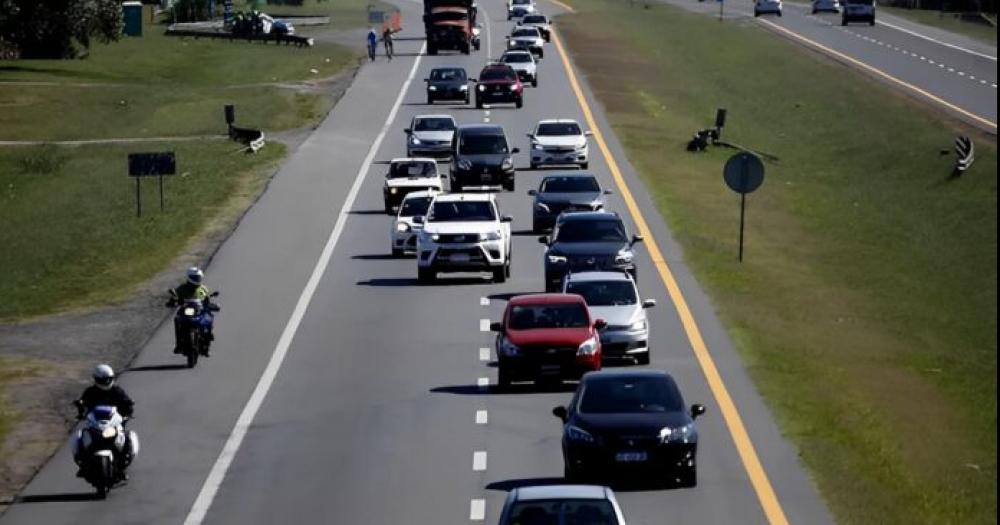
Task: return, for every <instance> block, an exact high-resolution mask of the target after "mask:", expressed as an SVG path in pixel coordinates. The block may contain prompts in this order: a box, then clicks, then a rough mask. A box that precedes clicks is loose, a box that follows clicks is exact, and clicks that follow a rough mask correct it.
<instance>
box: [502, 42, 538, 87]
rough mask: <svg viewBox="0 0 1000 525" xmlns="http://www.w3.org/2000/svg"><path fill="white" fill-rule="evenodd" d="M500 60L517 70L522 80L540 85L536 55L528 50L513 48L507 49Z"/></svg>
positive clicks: (535, 85) (533, 84)
mask: <svg viewBox="0 0 1000 525" xmlns="http://www.w3.org/2000/svg"><path fill="white" fill-rule="evenodd" d="M500 62H501V63H504V64H507V65H508V66H510V67H512V68H513V69H514V71H516V72H517V76H518V78H520V79H521V82H531V87H538V63H537V62H535V55H532V54H531V53H530V52H528V51H523V50H519V49H513V50H510V51H505V52H504V54H503V56H501V57H500Z"/></svg>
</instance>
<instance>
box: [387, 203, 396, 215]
mask: <svg viewBox="0 0 1000 525" xmlns="http://www.w3.org/2000/svg"><path fill="white" fill-rule="evenodd" d="M385 214H386V215H394V213H392V206H389V205H388V204H386V205H385Z"/></svg>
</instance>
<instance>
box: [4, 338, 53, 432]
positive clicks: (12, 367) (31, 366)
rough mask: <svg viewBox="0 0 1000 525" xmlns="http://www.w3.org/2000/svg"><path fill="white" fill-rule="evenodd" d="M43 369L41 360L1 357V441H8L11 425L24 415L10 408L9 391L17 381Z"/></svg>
mask: <svg viewBox="0 0 1000 525" xmlns="http://www.w3.org/2000/svg"><path fill="white" fill-rule="evenodd" d="M43 370H44V366H43V365H42V363H41V362H36V361H29V360H26V359H20V358H17V359H15V358H10V357H0V443H5V442H6V438H7V432H9V431H10V428H11V425H13V424H14V423H15V422H16V421H17V418H18V417H20V416H21V415H22V414H18V413H16V412H14V411H12V410H11V409H10V408H8V406H7V393H8V392H9V391H10V388H11V387H13V386H16V385H17V383H19V382H21V381H24V380H27V379H31V378H32V377H36V376H38V375H39V374H41V373H42V372H43Z"/></svg>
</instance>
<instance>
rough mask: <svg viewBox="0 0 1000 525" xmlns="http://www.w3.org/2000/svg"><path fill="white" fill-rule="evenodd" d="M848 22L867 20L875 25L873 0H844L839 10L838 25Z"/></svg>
mask: <svg viewBox="0 0 1000 525" xmlns="http://www.w3.org/2000/svg"><path fill="white" fill-rule="evenodd" d="M848 22H868V25H870V26H873V25H875V0H845V2H844V8H843V10H841V17H840V25H842V26H846V25H847V24H848Z"/></svg>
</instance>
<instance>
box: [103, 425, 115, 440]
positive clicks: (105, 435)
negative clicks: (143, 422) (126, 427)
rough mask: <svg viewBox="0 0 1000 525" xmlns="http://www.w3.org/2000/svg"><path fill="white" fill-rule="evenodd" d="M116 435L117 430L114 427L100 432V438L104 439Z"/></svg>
mask: <svg viewBox="0 0 1000 525" xmlns="http://www.w3.org/2000/svg"><path fill="white" fill-rule="evenodd" d="M117 435H118V429H116V428H115V427H108V428H105V429H104V430H102V431H101V437H103V438H104V439H111V438H113V437H115V436H117Z"/></svg>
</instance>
